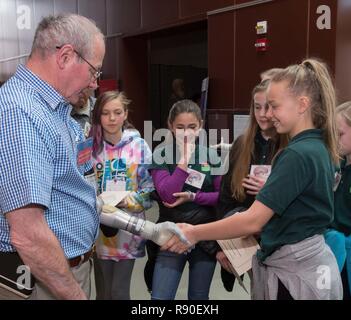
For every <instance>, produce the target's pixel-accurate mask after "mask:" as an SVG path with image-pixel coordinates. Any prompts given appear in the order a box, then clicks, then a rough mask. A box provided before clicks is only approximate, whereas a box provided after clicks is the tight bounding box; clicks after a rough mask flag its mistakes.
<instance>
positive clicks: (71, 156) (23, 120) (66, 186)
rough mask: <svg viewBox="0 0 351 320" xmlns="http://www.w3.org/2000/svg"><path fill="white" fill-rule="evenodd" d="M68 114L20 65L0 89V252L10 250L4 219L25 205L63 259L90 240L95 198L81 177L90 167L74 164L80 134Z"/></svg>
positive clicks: (44, 85)
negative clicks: (39, 215) (36, 210)
mask: <svg viewBox="0 0 351 320" xmlns="http://www.w3.org/2000/svg"><path fill="white" fill-rule="evenodd" d="M70 113H71V107H70V106H69V105H68V102H67V101H65V99H64V98H63V97H62V96H61V95H60V94H59V93H58V92H57V91H56V90H55V89H54V88H53V87H51V86H50V85H49V84H48V83H46V82H44V81H43V80H41V79H40V78H38V77H37V76H36V75H35V74H33V73H32V72H31V71H30V70H29V69H27V68H26V67H25V66H22V65H20V66H19V67H18V68H17V71H16V73H15V75H14V76H13V77H12V78H10V79H9V80H8V81H7V82H6V83H5V84H4V85H3V86H2V87H1V88H0V251H15V248H14V247H13V246H12V245H11V244H10V237H9V225H8V223H7V220H6V218H5V214H6V213H7V212H9V211H12V210H16V209H19V208H22V207H24V206H26V205H29V204H38V205H42V206H44V207H45V218H46V220H47V223H48V225H49V227H50V229H51V230H52V231H53V232H54V234H55V235H56V237H57V238H58V240H59V241H60V243H61V246H62V248H63V250H64V253H65V255H66V257H67V258H72V257H76V256H78V255H81V254H83V253H85V252H87V251H89V250H90V249H91V247H92V245H93V243H94V241H95V240H96V237H97V233H98V226H99V217H98V214H97V212H96V206H95V205H96V194H95V189H94V187H93V186H92V185H91V184H90V183H89V182H88V181H87V180H86V179H85V178H84V172H86V171H87V170H88V169H89V168H91V167H92V163H91V162H90V161H88V162H87V163H85V164H83V165H80V166H78V164H77V144H78V143H79V142H81V141H83V139H84V135H83V132H82V130H81V129H80V127H79V124H78V123H76V122H75V121H74V120H73V119H72V118H71V116H70ZM28 228H30V226H28Z"/></svg>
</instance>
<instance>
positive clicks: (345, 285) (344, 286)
mask: <svg viewBox="0 0 351 320" xmlns="http://www.w3.org/2000/svg"><path fill="white" fill-rule="evenodd" d="M341 281H342V289H343V291H344V297H343V300H351V295H350V288H349V279H348V277H347V271H346V263H345V265H344V268H343V269H342V271H341Z"/></svg>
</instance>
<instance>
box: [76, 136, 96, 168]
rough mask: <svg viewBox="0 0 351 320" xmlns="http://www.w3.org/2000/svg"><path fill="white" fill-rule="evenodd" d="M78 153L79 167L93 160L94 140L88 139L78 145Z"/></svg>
mask: <svg viewBox="0 0 351 320" xmlns="http://www.w3.org/2000/svg"><path fill="white" fill-rule="evenodd" d="M77 151H78V159H77V163H78V165H79V166H81V165H82V164H85V163H86V162H88V161H89V160H90V159H91V154H92V151H93V138H88V139H86V140H85V141H83V142H80V143H78V145H77Z"/></svg>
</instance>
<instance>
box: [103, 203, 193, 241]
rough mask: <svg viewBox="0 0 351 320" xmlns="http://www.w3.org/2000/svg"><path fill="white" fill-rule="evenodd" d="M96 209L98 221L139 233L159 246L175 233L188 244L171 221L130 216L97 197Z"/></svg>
mask: <svg viewBox="0 0 351 320" xmlns="http://www.w3.org/2000/svg"><path fill="white" fill-rule="evenodd" d="M99 209H100V210H99ZM97 210H98V212H100V222H101V223H102V224H104V225H106V226H109V227H113V228H118V229H122V230H126V231H128V232H130V233H133V234H136V235H140V236H141V237H143V238H144V239H148V240H152V241H153V242H155V243H156V244H158V245H159V246H162V245H163V244H165V243H166V242H167V241H168V240H169V239H170V238H171V237H172V236H173V235H176V236H177V237H179V239H180V240H181V241H182V242H184V243H186V244H188V240H187V239H186V238H185V237H184V235H183V233H182V232H181V230H180V229H179V228H178V227H177V225H176V224H175V223H173V222H169V221H166V222H162V223H158V224H155V223H153V222H151V221H147V220H144V219H142V218H138V217H136V216H132V215H130V214H128V213H127V212H125V211H123V210H121V209H118V208H116V207H113V206H110V205H104V204H103V201H102V199H101V198H99V197H98V198H97Z"/></svg>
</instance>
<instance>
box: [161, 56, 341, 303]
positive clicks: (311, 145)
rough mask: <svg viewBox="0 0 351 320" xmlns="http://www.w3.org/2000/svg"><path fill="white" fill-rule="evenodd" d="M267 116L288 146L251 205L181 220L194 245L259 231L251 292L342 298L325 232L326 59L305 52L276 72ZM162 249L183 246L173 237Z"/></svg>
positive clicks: (330, 151) (333, 153) (331, 155)
mask: <svg viewBox="0 0 351 320" xmlns="http://www.w3.org/2000/svg"><path fill="white" fill-rule="evenodd" d="M267 97H268V103H269V109H268V111H267V114H266V116H267V117H269V118H271V119H272V121H273V124H274V126H275V128H276V130H277V132H278V133H279V134H288V136H289V138H290V141H289V144H288V145H287V147H286V148H285V149H284V150H283V151H282V152H280V153H279V154H278V155H277V156H276V157H275V159H274V160H273V166H272V172H271V174H270V176H269V178H268V180H267V182H266V184H265V185H264V187H263V188H262V189H261V190H260V192H259V194H258V195H257V196H256V200H255V201H254V203H253V204H252V205H251V206H250V208H249V209H248V210H246V211H244V212H241V213H238V214H235V215H233V216H230V217H228V218H226V219H223V220H219V221H216V222H213V223H209V224H200V225H196V226H193V225H189V224H180V227H181V228H182V230H183V232H184V235H185V236H186V237H187V239H188V240H189V241H190V242H191V244H194V243H196V242H198V241H201V240H205V239H206V240H210V239H230V238H236V237H242V236H247V235H251V234H255V233H258V232H260V235H261V242H260V245H261V249H260V250H259V251H258V252H257V254H256V255H255V256H254V257H253V260H252V271H253V289H252V290H253V298H254V299H284V298H293V299H323V300H327V299H341V298H342V284H341V279H340V274H339V272H338V266H337V263H336V260H335V257H334V255H333V253H332V252H331V250H330V248H329V246H327V245H326V243H325V240H324V237H323V233H324V232H325V230H326V228H327V227H328V225H329V224H330V223H331V221H332V219H333V210H334V203H333V184H334V166H335V164H336V163H338V159H339V157H338V152H337V129H336V122H335V91H334V87H333V85H332V81H331V78H330V75H329V73H328V70H327V67H326V65H325V64H324V63H322V62H320V61H317V60H315V59H308V60H305V61H303V62H302V63H301V64H299V65H292V66H289V67H287V68H286V69H283V70H282V71H280V72H278V73H277V74H276V75H274V76H273V77H272V79H271V83H270V84H269V86H268V90H267ZM162 249H163V250H170V251H172V252H178V253H180V252H183V251H185V250H186V249H188V246H185V245H184V244H182V243H181V242H179V241H178V239H177V238H176V237H173V238H172V239H170V240H169V241H168V243H167V244H166V245H164V246H163V247H162Z"/></svg>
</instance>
